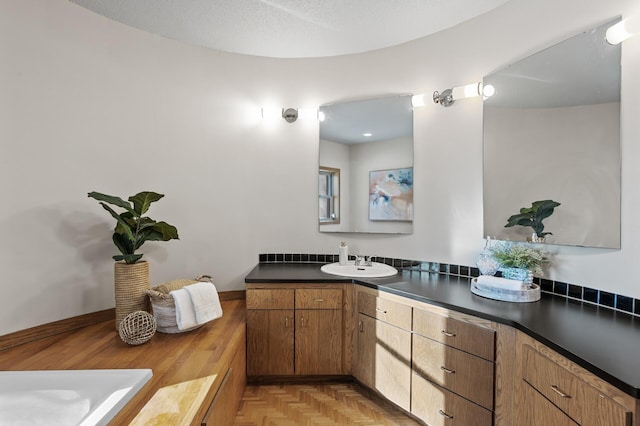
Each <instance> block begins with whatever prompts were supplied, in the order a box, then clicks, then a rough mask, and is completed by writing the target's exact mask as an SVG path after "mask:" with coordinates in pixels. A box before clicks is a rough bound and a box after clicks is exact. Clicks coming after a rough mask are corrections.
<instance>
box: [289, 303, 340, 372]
mask: <svg viewBox="0 0 640 426" xmlns="http://www.w3.org/2000/svg"><path fill="white" fill-rule="evenodd" d="M295 372H296V374H301V375H309V374H342V311H341V310H338V309H334V310H331V309H329V310H318V309H302V310H296V370H295Z"/></svg>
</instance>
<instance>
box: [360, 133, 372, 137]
mask: <svg viewBox="0 0 640 426" xmlns="http://www.w3.org/2000/svg"><path fill="white" fill-rule="evenodd" d="M362 136H364V137H365V138H370V137H371V136H373V133H363V134H362Z"/></svg>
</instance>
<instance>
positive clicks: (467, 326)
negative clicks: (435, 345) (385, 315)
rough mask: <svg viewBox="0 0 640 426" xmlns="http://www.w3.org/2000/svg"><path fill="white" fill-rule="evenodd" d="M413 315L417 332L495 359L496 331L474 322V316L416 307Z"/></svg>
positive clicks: (414, 327)
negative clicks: (451, 314)
mask: <svg viewBox="0 0 640 426" xmlns="http://www.w3.org/2000/svg"><path fill="white" fill-rule="evenodd" d="M413 316H414V318H413V331H414V332H415V333H417V334H419V335H421V336H424V337H427V338H429V339H432V340H435V341H436V342H440V343H443V344H445V345H448V346H451V347H453V348H456V349H460V350H462V351H465V352H468V353H470V354H473V355H476V356H479V357H481V358H484V359H488V360H490V361H493V360H494V359H495V331H494V330H493V329H491V328H488V327H485V326H480V325H476V324H474V323H473V322H472V320H473V318H472V317H469V316H461V317H460V318H452V317H450V316H449V315H444V314H440V313H435V312H431V311H427V310H425V309H415V310H414V313H413ZM463 318H464V320H463Z"/></svg>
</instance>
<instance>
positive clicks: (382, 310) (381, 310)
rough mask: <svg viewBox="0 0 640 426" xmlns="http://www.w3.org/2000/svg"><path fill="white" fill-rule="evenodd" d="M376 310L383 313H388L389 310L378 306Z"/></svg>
mask: <svg viewBox="0 0 640 426" xmlns="http://www.w3.org/2000/svg"><path fill="white" fill-rule="evenodd" d="M376 312H382V313H383V314H386V313H387V311H385V310H384V309H380V308H376Z"/></svg>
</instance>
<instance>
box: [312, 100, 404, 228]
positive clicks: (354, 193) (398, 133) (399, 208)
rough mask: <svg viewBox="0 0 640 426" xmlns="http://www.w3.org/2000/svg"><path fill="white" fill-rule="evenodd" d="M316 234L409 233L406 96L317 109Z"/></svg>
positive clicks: (328, 105)
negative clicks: (318, 127)
mask: <svg viewBox="0 0 640 426" xmlns="http://www.w3.org/2000/svg"><path fill="white" fill-rule="evenodd" d="M320 117H321V120H322V121H321V122H320V160H319V170H318V204H319V209H318V223H319V228H320V232H364V233H387V234H389V233H392V234H410V233H412V232H413V108H412V107H411V95H397V96H387V97H381V98H376V99H367V100H359V101H352V102H341V103H333V104H327V105H323V106H321V107H320Z"/></svg>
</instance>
